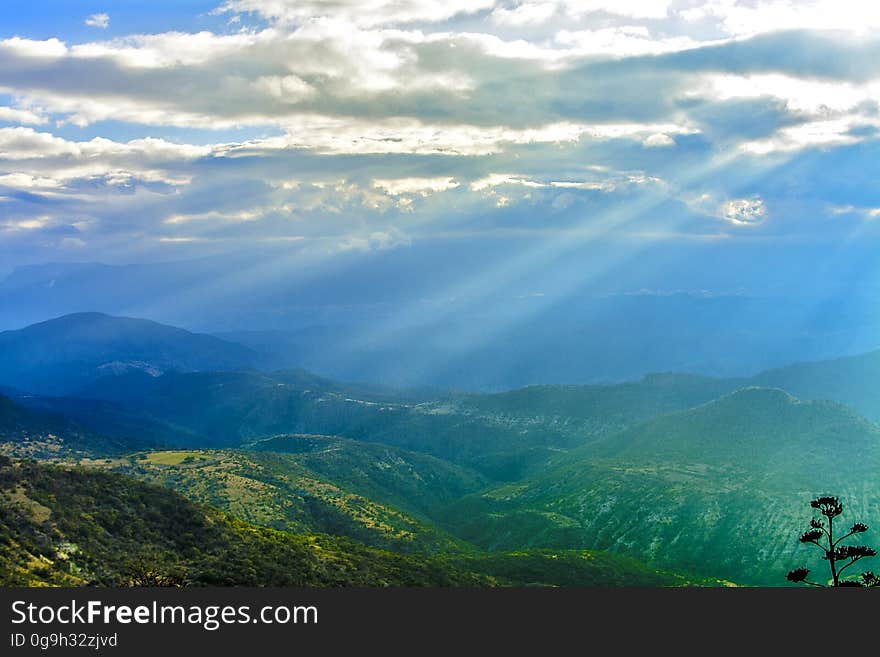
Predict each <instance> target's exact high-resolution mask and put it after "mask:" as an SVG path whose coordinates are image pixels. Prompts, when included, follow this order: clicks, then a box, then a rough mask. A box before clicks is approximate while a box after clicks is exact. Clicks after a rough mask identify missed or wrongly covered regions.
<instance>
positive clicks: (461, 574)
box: [0, 457, 720, 586]
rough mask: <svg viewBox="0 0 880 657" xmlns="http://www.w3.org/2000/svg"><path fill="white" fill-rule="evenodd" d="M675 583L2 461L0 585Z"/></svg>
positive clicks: (630, 565)
mask: <svg viewBox="0 0 880 657" xmlns="http://www.w3.org/2000/svg"><path fill="white" fill-rule="evenodd" d="M145 572H149V573H152V574H155V575H158V576H160V577H164V578H173V579H175V580H177V581H180V582H183V583H185V584H186V585H192V586H198V585H219V586H232V585H244V586H497V585H503V586H508V585H510V586H512V585H541V586H619V585H625V586H685V585H710V586H714V585H718V584H719V583H720V582H718V581H717V580H712V579H704V578H696V577H686V576H682V575H678V574H675V573H671V572H667V571H660V570H656V569H654V568H652V567H649V566H646V565H645V564H642V563H639V562H637V561H635V560H633V559H628V558H622V557H618V556H615V555H609V554H603V553H597V552H590V551H577V552H574V551H568V552H547V551H532V552H518V553H511V554H495V555H477V554H455V555H451V556H432V557H426V556H404V555H400V554H395V553H392V552H387V551H382V550H377V549H374V548H370V547H366V546H364V545H361V544H358V543H356V542H354V541H350V540H347V539H344V538H339V537H332V536H327V535H322V534H296V535H295V534H290V533H287V532H281V531H275V530H271V529H266V528H261V527H256V526H254V525H250V524H248V523H245V522H243V521H241V520H238V519H236V518H234V517H232V516H230V515H227V514H224V513H222V512H219V511H216V510H214V509H211V508H209V507H206V506H202V505H198V504H194V503H192V502H190V501H188V500H186V499H184V498H182V497H181V496H180V495H178V494H176V493H174V492H172V491H169V490H167V489H165V488H162V487H157V486H153V485H149V484H145V483H141V482H138V481H135V480H133V479H131V478H129V477H125V476H121V475H118V474H115V473H108V472H99V471H94V470H89V469H84V468H62V467H57V466H46V465H41V464H37V463H34V462H13V461H11V460H9V459H7V458H5V457H0V586H56V585H68V586H70V585H73V586H75V585H83V584H92V585H107V586H116V585H127V584H130V583H132V581H133V578H134V577H137V576H142V575H143V574H144V573H145Z"/></svg>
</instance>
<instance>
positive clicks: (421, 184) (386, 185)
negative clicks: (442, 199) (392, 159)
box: [373, 176, 459, 196]
mask: <svg viewBox="0 0 880 657" xmlns="http://www.w3.org/2000/svg"><path fill="white" fill-rule="evenodd" d="M458 186H459V183H458V182H457V181H456V180H455V179H453V178H451V177H449V176H446V177H442V178H395V179H391V180H379V179H376V180H373V187H377V188H379V189H383V190H385V193H387V194H389V195H391V196H400V195H402V194H417V195H419V196H430V195H431V194H433V193H435V192H445V191H448V190H450V189H455V188H456V187H458Z"/></svg>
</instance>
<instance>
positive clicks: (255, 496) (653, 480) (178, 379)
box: [0, 317, 880, 586]
mask: <svg viewBox="0 0 880 657" xmlns="http://www.w3.org/2000/svg"><path fill="white" fill-rule="evenodd" d="M77 321H82V317H80V318H79V319H78V320H77ZM100 321H101V323H102V324H103V325H106V322H107V320H106V319H103V318H102V319H101V320H100ZM63 326H64V327H65V330H66V331H69V330H70V328H69V322H65V323H64V324H63ZM127 326H129V325H125V326H121V327H119V328H118V329H117V332H118V334H125V332H126V331H127V330H128V329H127ZM162 332H163V334H166V335H167V332H165V331H162ZM0 338H2V334H0ZM190 339H191V338H189V337H186V340H187V341H188V340H190ZM135 342H137V341H135ZM114 344H117V345H118V344H120V342H119V340H118V339H116V340H115V341H114ZM40 348H42V347H41V346H40V345H39V344H37V345H33V346H32V349H34V350H39V349H40ZM129 348H131V349H132V352H131V353H132V354H133V355H136V357H137V358H138V359H143V358H145V357H147V354H146V351H145V349H144V347H143V345H137V344H135V345H134V346H130V347H129ZM180 348H182V347H180ZM82 349H83V350H85V351H80V352H77V351H76V350H74V351H73V352H72V353H73V355H71V356H69V357H61V358H56V360H55V361H54V364H53V367H54V368H56V369H59V370H60V371H64V370H65V369H70V370H71V371H74V372H76V373H77V377H79V378H76V377H73V375H71V376H67V375H63V376H62V377H61V378H62V379H63V380H68V381H76V382H77V383H76V387H75V389H74V390H71V391H70V392H67V393H65V394H60V395H59V394H53V392H52V389H51V387H49V388H47V387H45V386H42V385H41V386H39V387H38V388H37V389H34V390H27V389H20V388H17V387H16V386H15V385H14V384H21V383H22V382H24V383H26V382H27V381H28V379H20V378H16V377H17V376H18V375H17V374H16V373H17V372H20V364H19V361H16V360H14V359H13V360H12V361H11V362H12V365H11V366H8V367H7V369H3V368H0V384H2V385H3V386H4V388H3V390H2V392H3V396H2V397H0V454H3V455H5V458H7V459H13V460H11V461H9V460H7V462H6V465H5V466H4V467H5V468H6V470H5V471H4V472H6V475H5V476H6V479H5V480H4V481H5V483H4V486H5V488H4V491H5V492H4V493H3V495H4V497H3V501H2V504H3V508H4V510H5V511H4V513H5V516H4V517H7V519H8V520H9V518H11V520H9V522H13V523H14V525H15V526H14V527H13V526H12V525H9V524H8V523H7V526H6V529H5V530H4V531H5V539H4V541H5V542H4V544H3V545H4V547H3V548H2V552H3V559H5V560H6V563H8V564H13V565H10V566H9V570H8V573H9V574H8V576H7V580H6V581H7V583H13V582H20V583H26V584H28V585H36V584H38V583H43V584H59V583H87V582H88V581H93V580H94V581H99V582H101V583H104V584H108V583H109V584H112V583H114V582H118V581H122V579H124V571H125V568H126V567H127V566H126V565H125V564H122V563H115V564H111V565H110V566H108V567H107V570H106V572H105V571H101V570H100V569H96V566H95V563H96V562H95V561H94V559H97V558H98V556H97V555H106V551H108V550H111V551H112V550H114V549H117V548H114V547H113V545H112V543H113V542H116V541H118V542H119V544H118V546H117V547H118V548H119V549H123V548H124V549H125V550H129V547H130V545H131V543H130V542H131V541H135V540H137V541H140V540H142V539H143V536H135V535H134V534H131V535H129V534H128V533H125V532H123V533H122V534H120V533H119V532H120V530H119V526H118V525H114V527H113V528H111V527H109V526H108V525H106V522H105V521H108V520H107V519H112V518H117V517H120V516H119V514H129V516H130V515H131V514H134V515H138V514H139V513H141V512H139V511H138V510H137V509H138V508H139V507H138V506H137V505H135V506H132V505H131V504H130V503H129V502H126V501H124V500H119V499H115V498H111V499H107V500H102V502H101V505H102V506H101V509H102V510H101V512H100V514H93V513H90V514H89V515H90V518H89V519H87V520H86V519H84V517H83V516H82V515H81V514H82V513H83V507H81V506H78V505H80V504H81V503H82V501H81V499H80V497H79V493H75V494H74V493H71V494H70V496H66V495H67V493H66V492H65V494H64V495H61V496H59V495H58V494H56V493H53V492H51V491H52V490H54V489H53V488H52V487H53V486H57V485H61V484H59V483H58V481H56V480H62V481H63V482H65V483H64V486H68V485H69V486H71V487H73V488H74V489H76V490H78V489H77V488H76V487H80V486H85V487H86V488H88V489H89V490H92V491H95V490H98V489H100V487H101V486H110V485H111V484H112V486H115V487H117V488H118V487H121V489H123V490H129V489H131V490H132V491H134V492H132V495H135V496H136V497H137V496H148V497H149V496H153V495H156V496H166V497H163V498H162V502H161V503H162V504H163V505H166V507H168V506H175V505H178V506H180V507H181V508H182V509H184V510H186V513H188V514H190V516H188V518H189V519H188V520H187V521H186V522H192V523H195V526H198V527H201V529H199V531H202V530H203V529H204V522H205V521H204V518H213V520H211V521H210V523H213V524H212V526H214V525H216V524H218V523H219V525H222V526H224V527H227V528H228V530H224V531H225V532H226V533H224V534H223V535H222V536H220V535H213V534H212V536H213V538H211V541H212V542H213V543H212V544H216V545H218V546H222V550H223V551H226V550H233V551H236V552H235V554H239V552H241V553H242V554H245V555H250V556H245V557H239V556H236V557H235V558H236V559H239V558H241V559H247V560H254V559H256V557H254V556H253V555H254V554H255V551H256V552H261V551H264V550H270V552H271V553H273V554H274V553H277V554H279V555H280V554H286V555H288V556H286V557H284V558H285V559H288V558H289V559H296V560H299V561H298V563H299V562H302V564H303V565H302V568H305V569H306V570H307V572H305V571H303V572H300V571H298V570H297V571H296V574H284V573H282V572H281V571H277V564H276V565H274V566H273V565H272V564H270V563H268V562H267V561H264V560H260V559H257V560H256V562H254V563H256V564H257V565H253V564H252V565H251V566H248V568H249V572H250V573H251V574H250V575H248V576H247V577H249V578H250V579H245V580H241V581H247V582H251V583H254V582H256V583H263V584H267V585H268V584H281V585H287V584H288V583H291V582H303V583H304V584H305V585H349V584H369V585H372V584H380V585H400V584H401V583H405V584H404V585H410V584H416V583H418V584H426V585H442V586H447V585H477V586H495V585H526V584H540V585H558V586H578V585H580V586H586V585H591V586H594V585H595V586H616V585H631V586H658V585H659V586H670V585H725V584H727V583H735V584H737V585H758V586H781V585H785V584H786V581H785V573H786V572H787V571H788V570H789V569H791V568H794V567H796V566H798V565H800V564H801V563H802V562H804V561H805V560H806V559H808V558H809V557H810V556H811V555H808V554H806V553H805V550H804V548H803V546H802V545H801V544H800V543H799V542H798V540H797V537H798V531H799V529H800V528H801V526H802V525H803V524H804V523H805V522H806V521H807V520H809V514H808V511H809V508H808V504H807V503H808V502H809V500H810V499H812V498H813V497H815V496H816V495H820V494H833V495H838V496H840V497H841V498H842V499H843V500H845V503H846V507H847V513H848V515H849V514H851V515H852V517H853V518H864V519H867V520H868V524H869V526H870V529H869V531H868V532H867V533H866V534H865V542H866V543H867V544H868V545H871V544H876V543H877V540H878V536H880V535H878V533H877V531H876V528H875V527H873V526H871V525H872V522H876V520H875V519H877V518H880V481H878V479H877V472H878V471H880V428H878V426H877V425H875V424H874V422H873V421H872V419H871V418H874V417H875V415H874V413H875V410H874V406H873V404H874V402H873V397H872V395H871V394H870V392H869V391H867V390H866V389H864V388H863V387H860V386H859V385H857V383H858V382H871V381H874V380H880V358H877V356H876V354H874V353H871V354H866V355H864V356H862V357H851V358H847V359H843V360H837V361H827V362H816V363H809V364H803V365H792V366H790V367H787V368H784V369H782V370H774V371H769V372H764V373H761V374H758V375H756V376H754V377H750V378H747V379H743V378H739V379H720V378H711V377H704V376H697V375H692V374H675V373H663V374H655V375H649V376H646V377H644V378H642V379H639V380H635V381H629V382H624V383H619V384H607V385H541V386H530V387H526V388H520V389H515V390H510V391H506V392H501V393H491V394H478V393H462V392H456V391H430V390H420V391H398V390H394V389H390V388H386V387H382V386H371V385H367V384H346V383H341V382H337V381H332V380H329V379H326V378H323V377H320V376H317V375H314V374H311V373H308V372H306V371H303V370H278V371H272V370H258V369H252V368H244V369H242V368H232V369H228V370H222V369H214V368H215V367H216V363H215V362H210V361H209V362H207V363H205V364H203V365H202V367H204V368H206V369H199V368H196V369H192V366H193V363H194V361H192V360H188V361H187V362H188V363H189V364H190V367H189V371H187V369H188V368H186V367H184V366H182V365H181V366H180V367H178V366H177V365H175V364H174V363H171V364H170V366H169V362H168V361H163V362H164V366H165V367H166V368H168V369H166V370H163V371H162V372H161V373H157V372H152V373H145V372H144V370H143V368H134V369H132V368H128V367H117V368H114V369H113V370H112V371H111V372H109V373H108V370H107V368H104V366H103V364H102V363H101V362H100V361H101V358H102V357H103V356H101V354H104V353H105V352H106V350H107V347H106V345H100V348H99V349H97V350H96V351H95V353H94V354H88V353H86V352H87V351H88V349H87V348H86V347H82ZM172 351H173V350H172ZM163 353H171V352H165V351H163ZM56 354H57V352H56ZM62 356H63V355H62ZM65 358H66V360H65ZM84 358H85V360H84ZM113 358H116V359H119V358H122V359H123V361H122V362H124V358H125V355H124V354H122V353H114V354H113ZM8 362H10V361H9V360H8V359H7V360H5V361H0V364H4V363H8ZM84 362H88V363H91V364H90V365H89V366H88V367H86V366H84V365H83V363H84ZM114 362H116V361H114ZM138 362H149V361H141V360H139V361H138ZM157 366H158V365H157ZM90 368H91V369H90ZM31 380H38V379H31ZM47 487H48V488H47ZM160 491H161V492H160ZM47 500H48V501H51V502H52V503H51V504H49V503H48V502H47ZM175 500H176V501H175ZM119 505H122V506H121V507H120V508H117V506H119ZM143 508H145V507H143ZM196 509H197V510H198V511H196ZM9 514H11V515H9ZM200 514H201V515H200ZM205 514H207V515H205ZM212 514H213V515H212ZM104 516H106V518H105V517H104ZM196 516H198V518H201V519H197V518H196ZM71 518H74V519H76V518H80V519H81V520H83V523H85V524H83V523H80V522H79V521H71V520H70V519H71ZM221 518H222V520H221ZM61 519H67V520H65V522H68V524H64V523H63V522H59V521H60V520H61ZM141 520H143V521H144V522H147V520H145V519H143V518H141V519H139V520H138V521H137V522H140V521H141ZM69 522H73V524H69ZM108 522H109V521H108ZM127 522H128V521H127ZM132 522H134V521H132ZM153 522H154V520H150V521H149V523H153ZM149 523H148V525H149V526H148V527H145V528H144V529H143V531H144V532H146V534H144V535H145V536H147V535H148V536H149V537H150V538H149V540H147V541H146V542H145V543H144V545H145V546H147V545H149V546H152V547H150V548H149V550H148V553H149V555H151V556H149V559H153V560H156V561H157V563H159V564H160V565H161V567H162V568H163V569H165V570H167V571H168V572H172V571H175V569H178V570H180V569H183V570H186V571H187V572H188V573H192V575H187V576H188V577H190V578H191V581H192V582H193V583H196V584H198V583H208V582H217V581H221V579H222V578H221V579H217V578H218V577H220V576H219V575H217V574H216V573H215V572H214V570H213V569H215V567H216V564H215V565H211V564H213V563H214V562H213V561H212V560H213V559H215V558H219V557H217V554H219V552H216V551H215V552H210V553H208V552H206V553H202V552H199V553H198V554H197V555H196V553H195V552H193V550H197V549H198V548H197V546H195V545H186V546H184V545H181V544H178V543H175V542H174V541H173V540H172V539H171V538H170V537H168V536H166V535H165V534H164V533H163V532H167V529H163V528H162V527H155V526H153V525H152V524H149ZM81 524H82V526H80V525H81ZM136 524H137V523H136ZM22 532H24V534H22V535H26V536H28V539H27V541H21V540H19V539H18V538H15V536H17V535H18V534H20V533H22ZM95 532H97V534H96V533H95ZM102 532H103V534H102ZM98 534H101V535H104V536H105V539H101V540H98V539H97V538H96V536H97V535H98ZM243 536H252V537H255V538H253V541H255V542H254V543H253V544H251V543H248V542H247V541H246V540H245V539H244V538H242V537H243ZM107 537H112V538H107ZM315 537H318V538H315ZM96 540H97V542H94V541H96ZM199 540H201V539H199ZM248 540H250V539H248ZM107 541H110V542H109V543H108V542H107ZM156 541H158V543H155V542H156ZM169 541H170V542H169ZM315 541H317V543H315ZM267 542H268V543H271V544H272V546H271V549H270V548H269V547H267V545H268V543H267ZM154 543H155V545H154ZM68 545H72V546H74V547H73V548H69V547H64V546H68ZM307 545H321V546H324V547H321V550H327V551H328V552H327V554H330V555H331V556H328V557H327V558H328V559H329V561H327V562H324V561H321V559H319V560H318V562H315V561H314V554H313V552H309V550H308V549H306V547H305V546H307ZM71 549H72V550H74V552H71ZM144 549H145V550H146V547H145V548H144ZM219 549H221V548H220V547H218V550H219ZM76 551H80V552H79V554H83V555H86V556H84V557H83V558H84V559H85V561H83V562H82V563H81V564H80V563H79V562H78V561H77V559H76V558H74V557H72V556H71V555H73V554H74V553H76ZM135 552H136V553H138V551H137V550H135ZM261 553H262V552H261ZM143 554H144V558H147V552H144V553H143ZM224 554H226V553H225V552H224ZM322 554H324V553H323V552H322ZM309 555H311V556H309ZM370 555H373V556H370ZM101 558H103V556H102V557H101ZM224 558H226V557H224ZM322 558H323V557H322ZM364 560H367V561H369V560H373V561H375V563H376V564H378V565H376V567H375V570H374V569H372V567H367V566H365V565H364V563H365V561H364ZM111 561H112V559H111ZM335 561H338V562H339V563H344V564H345V565H344V568H343V570H342V571H340V572H338V573H336V574H333V573H331V572H329V570H328V568H330V566H329V565H328V564H329V563H330V562H335ZM373 561H371V563H372V562H373ZM74 566H75V567H74ZM297 568H299V566H297ZM255 569H256V570H255ZM259 573H263V574H262V575H261V574H259ZM223 577H227V578H231V579H228V582H239V580H237V579H235V577H236V576H234V575H233V574H230V573H225V574H223ZM95 578H97V579H95ZM114 578H116V579H114ZM120 578H122V579H120ZM254 578H256V579H254ZM261 578H262V579H261ZM222 581H227V580H222Z"/></svg>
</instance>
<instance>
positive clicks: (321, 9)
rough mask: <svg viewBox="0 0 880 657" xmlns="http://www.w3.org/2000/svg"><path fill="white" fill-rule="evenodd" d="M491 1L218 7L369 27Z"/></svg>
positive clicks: (247, 0) (296, 1)
mask: <svg viewBox="0 0 880 657" xmlns="http://www.w3.org/2000/svg"><path fill="white" fill-rule="evenodd" d="M494 4H495V0H445V1H444V2H437V1H436V0H227V2H226V3H225V4H223V5H222V7H221V11H225V12H252V13H256V14H259V15H260V16H262V17H264V18H267V19H270V20H273V21H280V22H283V23H301V22H306V21H308V20H314V19H315V18H321V17H326V18H333V19H338V20H345V21H347V22H350V23H352V24H356V25H361V26H367V27H369V26H376V25H402V24H406V23H422V22H424V23H437V22H441V21H445V20H447V19H449V18H452V17H454V16H457V15H459V14H473V13H476V12H479V11H483V10H486V9H491V8H492V6H493V5H494Z"/></svg>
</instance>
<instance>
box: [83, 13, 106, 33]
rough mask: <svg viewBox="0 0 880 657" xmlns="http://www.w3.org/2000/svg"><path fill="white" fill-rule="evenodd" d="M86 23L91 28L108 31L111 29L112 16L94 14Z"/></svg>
mask: <svg viewBox="0 0 880 657" xmlns="http://www.w3.org/2000/svg"><path fill="white" fill-rule="evenodd" d="M84 22H85V24H86V25H88V26H89V27H97V28H100V29H102V30H106V29H107V28H108V27H110V16H108V15H107V14H92V15H91V16H89V17H88V18H87V19H86V20H85V21H84Z"/></svg>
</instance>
